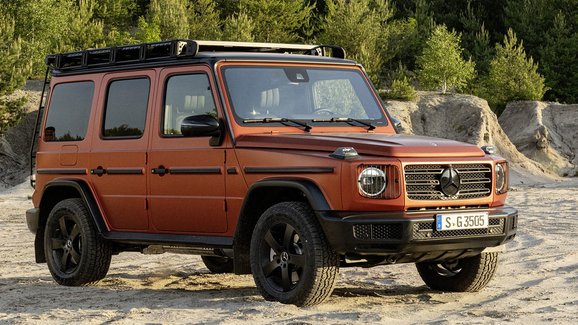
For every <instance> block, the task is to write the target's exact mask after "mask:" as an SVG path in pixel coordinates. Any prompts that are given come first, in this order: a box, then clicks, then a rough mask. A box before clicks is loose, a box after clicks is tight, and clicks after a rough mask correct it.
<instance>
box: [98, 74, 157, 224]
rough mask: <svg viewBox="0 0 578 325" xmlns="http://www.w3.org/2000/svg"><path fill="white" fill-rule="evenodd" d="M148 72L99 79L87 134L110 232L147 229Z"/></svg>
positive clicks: (151, 78)
mask: <svg viewBox="0 0 578 325" xmlns="http://www.w3.org/2000/svg"><path fill="white" fill-rule="evenodd" d="M154 83H155V72H154V70H147V71H132V72H123V73H114V74H108V75H105V77H104V78H103V81H102V86H101V89H102V91H101V96H100V99H99V105H98V107H99V112H98V114H99V115H98V116H97V118H96V119H95V120H96V124H97V125H96V127H95V131H94V132H93V142H92V155H91V165H90V166H91V169H90V173H91V179H92V182H93V184H94V189H95V191H96V192H97V194H98V198H99V201H100V204H101V206H102V208H103V210H104V213H105V215H106V218H107V220H108V222H109V225H110V226H111V228H112V230H121V231H146V230H148V228H149V222H148V214H147V204H146V203H147V202H146V194H147V193H146V189H147V173H146V169H147V168H146V154H147V152H146V151H147V146H148V141H149V133H150V132H147V131H146V130H148V129H149V124H150V123H151V122H150V119H151V117H150V115H151V114H149V113H148V111H149V106H150V103H152V102H153V91H152V90H151V89H154V87H153V85H154Z"/></svg>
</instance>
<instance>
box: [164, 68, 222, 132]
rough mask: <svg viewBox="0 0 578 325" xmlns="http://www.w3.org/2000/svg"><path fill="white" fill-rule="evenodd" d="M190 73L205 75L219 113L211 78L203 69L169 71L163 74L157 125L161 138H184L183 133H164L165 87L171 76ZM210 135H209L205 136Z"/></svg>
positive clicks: (166, 87) (190, 74) (216, 110)
mask: <svg viewBox="0 0 578 325" xmlns="http://www.w3.org/2000/svg"><path fill="white" fill-rule="evenodd" d="M192 75H205V76H206V77H207V83H208V84H209V87H211V97H212V98H213V104H214V105H215V113H217V115H218V114H219V109H218V108H217V102H216V101H215V93H214V89H213V88H214V87H213V86H212V85H211V79H210V78H209V74H208V73H207V72H205V71H181V72H175V73H171V74H167V75H166V76H165V80H164V81H163V102H162V104H161V105H162V106H161V118H160V125H159V136H160V137H161V138H168V139H171V138H177V139H180V138H185V136H184V135H182V134H165V133H164V131H165V130H164V127H165V110H166V108H167V105H166V104H167V89H168V85H169V80H170V79H171V78H172V77H178V76H192ZM207 137H210V136H207Z"/></svg>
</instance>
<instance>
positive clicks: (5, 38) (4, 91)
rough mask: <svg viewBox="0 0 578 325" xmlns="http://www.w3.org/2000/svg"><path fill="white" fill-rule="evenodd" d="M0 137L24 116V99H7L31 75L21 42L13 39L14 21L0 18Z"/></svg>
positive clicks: (6, 16) (10, 18)
mask: <svg viewBox="0 0 578 325" xmlns="http://www.w3.org/2000/svg"><path fill="white" fill-rule="evenodd" d="M0 57H1V58H2V60H0V135H2V134H3V133H4V132H5V131H6V130H7V129H8V128H9V127H11V126H13V125H15V124H16V123H18V122H19V121H20V120H21V119H22V118H23V117H24V115H25V114H26V112H25V110H24V103H25V98H8V97H7V96H8V95H11V94H12V93H13V92H14V90H16V89H18V88H20V87H22V86H23V85H24V83H25V81H26V79H27V78H28V76H29V75H30V73H31V68H32V65H31V63H30V61H29V60H28V59H27V58H25V57H24V55H23V50H22V40H21V39H20V38H19V37H15V34H14V19H13V18H12V17H10V16H8V15H2V16H0Z"/></svg>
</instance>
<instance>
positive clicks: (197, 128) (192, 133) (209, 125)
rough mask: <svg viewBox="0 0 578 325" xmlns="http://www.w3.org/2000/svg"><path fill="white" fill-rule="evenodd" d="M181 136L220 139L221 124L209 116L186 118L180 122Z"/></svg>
mask: <svg viewBox="0 0 578 325" xmlns="http://www.w3.org/2000/svg"><path fill="white" fill-rule="evenodd" d="M181 134H182V135H183V136H185V137H208V136H213V137H220V135H221V124H220V123H219V120H217V119H216V118H215V117H213V116H211V115H193V116H187V117H186V118H185V119H184V120H183V121H182V122H181Z"/></svg>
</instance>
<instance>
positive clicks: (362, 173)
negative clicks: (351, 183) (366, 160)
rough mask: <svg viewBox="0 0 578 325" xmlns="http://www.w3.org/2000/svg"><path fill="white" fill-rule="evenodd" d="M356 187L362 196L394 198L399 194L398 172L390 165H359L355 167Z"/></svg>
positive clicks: (397, 169)
mask: <svg viewBox="0 0 578 325" xmlns="http://www.w3.org/2000/svg"><path fill="white" fill-rule="evenodd" d="M357 189H358V190H359V194H360V195H361V196H363V197H367V198H371V199H394V198H397V197H399V196H400V194H401V184H400V173H399V168H397V166H392V165H360V166H359V167H357Z"/></svg>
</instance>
